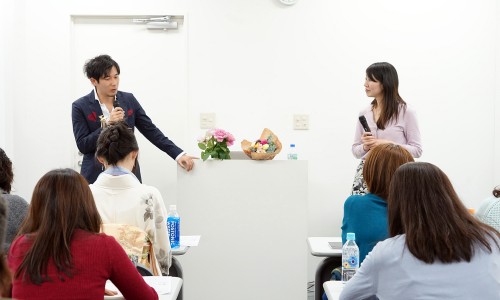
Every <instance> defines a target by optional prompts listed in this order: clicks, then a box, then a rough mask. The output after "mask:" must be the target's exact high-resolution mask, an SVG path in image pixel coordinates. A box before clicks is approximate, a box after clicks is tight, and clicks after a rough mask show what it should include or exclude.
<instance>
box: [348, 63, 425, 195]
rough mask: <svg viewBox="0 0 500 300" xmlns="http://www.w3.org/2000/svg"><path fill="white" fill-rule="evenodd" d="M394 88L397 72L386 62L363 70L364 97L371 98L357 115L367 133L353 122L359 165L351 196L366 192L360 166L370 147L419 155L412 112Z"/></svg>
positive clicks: (418, 141) (353, 150)
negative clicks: (395, 147) (388, 147)
mask: <svg viewBox="0 0 500 300" xmlns="http://www.w3.org/2000/svg"><path fill="white" fill-rule="evenodd" d="M398 86H399V79H398V73H397V71H396V69H395V68H394V66H393V65H391V64H390V63H387V62H378V63H374V64H372V65H370V66H369V67H368V68H367V69H366V78H365V92H366V96H368V97H373V98H374V99H373V101H372V102H371V103H370V105H369V106H368V107H367V108H365V109H363V110H362V111H361V112H360V114H359V115H360V116H364V117H365V118H366V121H367V123H368V127H370V132H365V130H364V129H363V126H362V125H361V123H360V122H357V126H356V133H355V135H354V143H353V145H352V153H353V154H354V156H355V157H356V158H361V162H360V163H359V165H358V168H357V170H356V176H355V177H354V182H353V185H352V194H353V195H355V194H361V195H363V194H366V193H367V189H366V184H365V181H364V179H363V165H364V161H365V160H364V158H365V156H366V154H367V153H368V152H369V151H370V149H372V148H373V147H375V146H377V145H380V144H384V143H394V144H398V145H401V146H403V147H404V148H406V150H408V151H409V152H410V153H411V155H412V156H413V157H414V158H418V157H420V156H421V155H422V144H421V141H420V130H419V128H418V122H417V116H416V113H415V111H414V110H412V109H411V108H409V107H408V106H407V105H406V102H405V101H404V100H403V98H401V96H400V95H399V92H398Z"/></svg>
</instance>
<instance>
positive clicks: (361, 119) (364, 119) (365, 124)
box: [359, 116, 371, 132]
mask: <svg viewBox="0 0 500 300" xmlns="http://www.w3.org/2000/svg"><path fill="white" fill-rule="evenodd" d="M359 122H360V123H361V126H363V129H364V130H365V132H371V130H370V127H369V126H368V122H366V118H365V116H359Z"/></svg>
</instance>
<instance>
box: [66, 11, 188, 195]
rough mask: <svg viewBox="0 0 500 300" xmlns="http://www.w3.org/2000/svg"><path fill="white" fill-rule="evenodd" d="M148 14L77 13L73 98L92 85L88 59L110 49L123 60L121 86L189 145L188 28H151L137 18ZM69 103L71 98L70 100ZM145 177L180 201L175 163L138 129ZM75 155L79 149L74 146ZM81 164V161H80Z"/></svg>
mask: <svg viewBox="0 0 500 300" xmlns="http://www.w3.org/2000/svg"><path fill="white" fill-rule="evenodd" d="M141 17H143V16H120V17H116V16H113V17H106V16H73V17H72V21H73V26H72V30H73V32H72V37H73V41H72V45H71V53H72V55H71V59H72V68H71V72H72V73H71V74H72V76H73V78H72V82H73V83H74V84H73V86H72V90H73V96H74V97H73V98H74V99H73V101H74V100H76V99H78V98H79V97H81V96H83V95H86V94H88V93H89V92H90V91H91V90H92V85H91V84H90V81H89V80H88V79H87V78H86V76H85V74H84V72H83V66H84V64H85V62H86V60H88V59H90V58H92V57H95V56H97V55H100V54H108V55H110V56H111V57H112V58H113V59H114V60H115V61H116V62H117V63H118V64H119V66H120V69H121V74H120V86H119V89H120V90H121V91H126V92H130V93H133V94H134V96H135V97H136V98H137V100H138V101H139V102H140V103H141V105H142V107H143V108H144V110H145V111H146V113H147V114H148V115H149V117H150V118H151V119H152V120H153V122H154V123H155V124H156V126H157V127H158V128H160V130H161V131H162V132H163V133H164V134H165V135H166V136H167V137H168V138H170V139H171V140H173V141H174V142H175V143H176V145H177V146H179V147H180V148H182V149H186V147H187V145H186V141H189V139H186V138H185V133H186V132H187V121H186V120H187V71H186V69H187V34H186V29H185V28H184V25H180V26H179V28H178V29H175V30H168V31H164V30H148V29H147V28H146V26H145V25H144V24H137V23H133V22H132V19H134V18H141ZM68 105H69V104H68ZM135 133H136V135H137V138H138V143H139V148H140V150H139V151H140V153H139V160H140V163H141V174H142V179H143V183H145V184H148V185H152V186H155V187H157V188H158V189H159V190H160V192H161V193H162V195H163V198H164V201H165V203H166V204H167V205H168V204H175V203H176V193H177V192H176V163H175V161H174V160H173V159H171V158H170V157H169V156H168V155H167V154H165V153H164V152H162V151H161V150H159V149H158V148H156V147H155V146H154V145H153V144H151V143H150V142H149V141H148V140H147V139H145V138H144V137H143V136H142V135H141V134H140V133H139V131H138V130H136V131H135ZM72 151H73V152H74V157H75V160H76V159H77V157H78V156H77V154H76V153H78V150H77V148H76V143H75V144H74V148H73V149H72ZM75 165H76V163H75Z"/></svg>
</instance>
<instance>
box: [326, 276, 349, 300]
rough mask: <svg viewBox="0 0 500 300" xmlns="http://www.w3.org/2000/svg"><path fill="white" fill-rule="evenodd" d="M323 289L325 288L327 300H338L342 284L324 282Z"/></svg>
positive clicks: (339, 282) (340, 282)
mask: <svg viewBox="0 0 500 300" xmlns="http://www.w3.org/2000/svg"><path fill="white" fill-rule="evenodd" d="M323 288H325V293H326V295H327V296H328V300H338V299H339V296H340V292H342V289H343V288H344V283H343V282H342V281H326V282H325V283H323Z"/></svg>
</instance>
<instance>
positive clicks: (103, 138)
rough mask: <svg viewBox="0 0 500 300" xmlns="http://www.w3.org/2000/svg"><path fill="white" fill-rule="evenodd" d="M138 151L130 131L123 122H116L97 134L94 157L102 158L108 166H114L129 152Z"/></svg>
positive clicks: (132, 133)
mask: <svg viewBox="0 0 500 300" xmlns="http://www.w3.org/2000/svg"><path fill="white" fill-rule="evenodd" d="M138 150H139V145H138V144H137V139H136V138H135V135H134V132H133V131H132V129H130V128H129V127H128V125H127V123H125V122H117V123H115V124H112V125H109V126H108V127H106V128H105V129H103V130H102V132H101V134H99V137H98V138H97V150H96V152H95V156H96V157H101V158H104V159H105V160H106V162H107V163H108V164H110V165H116V164H117V163H118V162H119V161H121V160H122V159H124V158H125V157H126V156H127V155H128V154H129V153H130V152H132V151H138Z"/></svg>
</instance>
